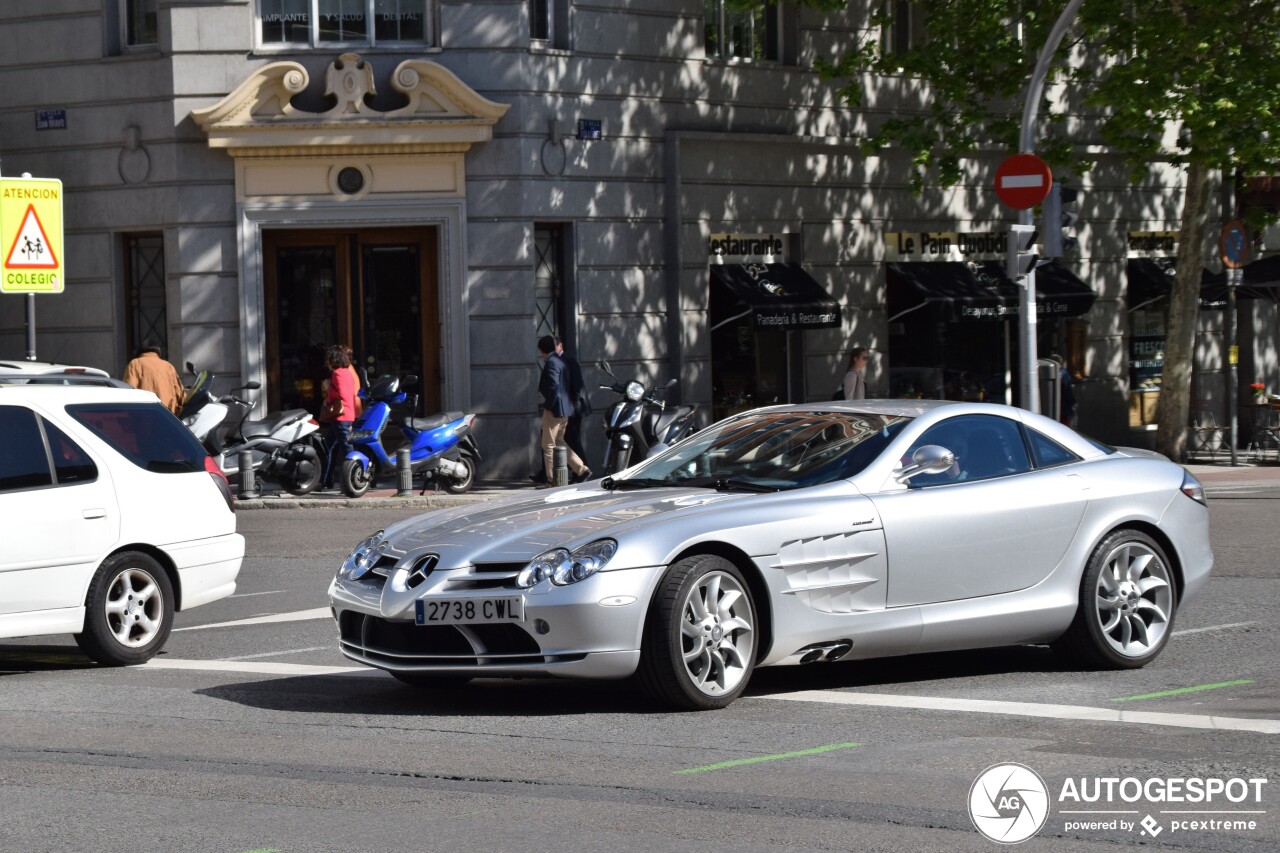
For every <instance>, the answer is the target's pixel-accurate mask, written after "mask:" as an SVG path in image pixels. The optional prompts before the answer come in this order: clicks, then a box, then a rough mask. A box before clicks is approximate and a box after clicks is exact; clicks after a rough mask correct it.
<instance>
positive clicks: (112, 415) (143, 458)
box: [0, 382, 244, 666]
mask: <svg viewBox="0 0 1280 853" xmlns="http://www.w3.org/2000/svg"><path fill="white" fill-rule="evenodd" d="M0 541H3V543H4V545H3V549H0V638H7V637H26V636H34V635H45V634H63V633H70V634H74V635H75V638H76V642H77V643H78V644H79V645H80V647H81V648H82V649H83V650H84V651H85V652H86V653H87V654H88V655H89V656H90V657H91V658H93V659H94V660H96V661H98V662H99V663H102V664H107V665H112V666H122V665H129V664H138V663H143V662H145V661H147V660H149V659H150V658H151V657H152V656H154V655H155V654H156V652H158V651H159V650H160V648H161V647H162V646H163V645H164V643H165V640H166V639H167V638H168V636H169V631H170V630H171V629H172V627H173V614H174V612H175V611H178V610H187V609H189V608H192V607H196V606H198V605H201V604H207V603H209V602H211V601H216V600H217V599H219V598H224V597H226V596H228V595H231V593H233V592H234V591H235V588H236V576H237V575H238V574H239V572H240V563H241V560H242V559H243V558H244V537H243V536H241V535H240V534H238V533H236V516H235V502H234V498H233V496H232V494H231V487H230V485H229V484H228V482H227V480H226V478H225V477H224V476H223V475H222V472H221V471H219V470H218V467H217V465H216V464H213V462H212V460H211V459H210V458H209V456H208V454H207V453H205V451H204V448H202V447H201V446H200V444H199V442H197V441H196V440H195V437H194V436H192V435H191V433H190V432H188V431H187V430H186V429H185V428H184V427H183V426H182V424H181V423H180V422H179V421H178V419H177V418H175V417H174V416H173V414H172V413H170V412H169V411H168V410H167V409H165V408H164V407H163V406H161V405H160V404H159V403H158V402H157V401H156V398H155V395H154V394H151V393H149V392H146V391H137V390H133V389H122V388H112V387H102V386H101V385H97V386H94V385H90V384H83V385H74V384H72V385H16V384H4V383H3V382H0Z"/></svg>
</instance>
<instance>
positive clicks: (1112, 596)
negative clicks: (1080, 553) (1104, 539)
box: [1094, 541, 1173, 657]
mask: <svg viewBox="0 0 1280 853" xmlns="http://www.w3.org/2000/svg"><path fill="white" fill-rule="evenodd" d="M1094 607H1095V614H1096V616H1097V619H1098V626H1099V627H1100V628H1101V630H1102V635H1103V637H1105V638H1106V641H1107V643H1108V644H1109V645H1110V646H1111V648H1112V649H1113V650H1115V651H1116V653H1118V654H1121V655H1124V656H1126V657H1141V656H1143V655H1145V654H1148V653H1149V652H1150V651H1151V650H1152V649H1154V648H1157V647H1158V646H1159V645H1160V643H1161V641H1162V640H1163V639H1164V635H1165V632H1166V631H1168V629H1169V619H1170V616H1171V615H1172V612H1173V590H1172V586H1171V579H1170V576H1169V568H1168V567H1167V566H1166V565H1165V563H1164V561H1163V560H1162V559H1161V557H1160V555H1159V554H1157V553H1156V552H1155V551H1153V550H1152V549H1151V548H1149V547H1147V546H1146V545H1145V544H1143V543H1142V542H1133V541H1129V542H1124V543H1122V544H1120V545H1118V546H1117V547H1116V548H1115V549H1114V550H1112V551H1111V552H1110V553H1109V554H1108V555H1107V557H1106V560H1105V561H1104V563H1103V565H1102V570H1101V571H1100V572H1099V573H1098V583H1097V587H1096V595H1095V599H1094Z"/></svg>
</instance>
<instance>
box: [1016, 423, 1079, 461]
mask: <svg viewBox="0 0 1280 853" xmlns="http://www.w3.org/2000/svg"><path fill="white" fill-rule="evenodd" d="M1026 429H1027V439H1028V442H1029V443H1030V444H1031V456H1032V458H1033V459H1035V462H1036V467H1037V468H1052V467H1054V466H1055V465H1066V464H1067V463H1069V462H1077V461H1079V459H1080V457H1079V456H1076V455H1075V454H1074V453H1072V452H1071V451H1070V450H1067V449H1066V448H1065V447H1063V446H1062V445H1061V444H1058V442H1056V441H1054V440H1053V439H1052V438H1049V436H1047V435H1045V434H1044V433H1040V432H1036V431H1035V430H1033V429H1031V428H1030V427H1027V428H1026Z"/></svg>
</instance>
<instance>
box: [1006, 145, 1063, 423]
mask: <svg viewBox="0 0 1280 853" xmlns="http://www.w3.org/2000/svg"><path fill="white" fill-rule="evenodd" d="M1052 187H1053V173H1052V172H1051V171H1049V164H1047V163H1045V162H1044V161H1043V160H1041V159H1040V158H1039V157H1037V156H1036V155H1034V154H1014V155H1013V156H1012V157H1008V158H1006V159H1005V161H1004V162H1003V163H1001V164H1000V168H998V169H996V196H998V197H999V199H1000V200H1001V201H1002V202H1004V203H1005V204H1007V205H1008V206H1009V207H1012V208H1013V209H1014V210H1020V211H1022V212H1023V213H1022V214H1021V215H1020V216H1019V217H1018V220H1019V224H1017V225H1014V226H1011V227H1010V229H1009V253H1010V254H1009V261H1008V262H1009V269H1010V276H1011V277H1012V278H1013V280H1014V283H1015V284H1017V285H1018V287H1019V288H1020V290H1019V291H1018V306H1019V314H1020V315H1021V316H1020V319H1021V322H1020V323H1018V348H1019V350H1020V351H1021V358H1019V360H1018V377H1019V378H1018V388H1019V391H1020V395H1019V396H1020V399H1019V402H1020V403H1021V404H1022V408H1024V409H1027V410H1028V411H1032V412H1039V411H1040V363H1039V357H1038V354H1037V352H1036V265H1035V256H1034V255H1031V254H1029V252H1030V249H1031V246H1030V242H1031V236H1030V235H1031V232H1033V231H1034V230H1035V228H1034V226H1033V225H1032V224H1031V208H1033V207H1035V206H1036V205H1037V204H1039V203H1040V202H1042V201H1044V200H1045V197H1046V196H1048V195H1049V190H1050V189H1052ZM1020 231H1021V233H1022V234H1023V235H1024V240H1023V242H1022V243H1020V244H1019V245H1018V247H1017V248H1015V235H1016V234H1018V233H1019V232H1020ZM1022 250H1025V253H1026V254H1025V257H1027V258H1029V259H1030V261H1029V262H1028V263H1027V264H1026V269H1025V270H1022V269H1021V264H1020V263H1019V262H1018V259H1017V258H1016V257H1015V254H1016V253H1019V252H1020V251H1022ZM1015 267H1018V272H1020V273H1021V275H1017V274H1016V273H1015V272H1014V269H1015Z"/></svg>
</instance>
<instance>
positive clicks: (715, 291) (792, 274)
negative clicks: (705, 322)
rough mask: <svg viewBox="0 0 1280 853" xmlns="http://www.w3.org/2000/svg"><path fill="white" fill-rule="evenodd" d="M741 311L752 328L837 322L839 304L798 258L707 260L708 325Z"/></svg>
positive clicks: (805, 326) (828, 325) (815, 326)
mask: <svg viewBox="0 0 1280 853" xmlns="http://www.w3.org/2000/svg"><path fill="white" fill-rule="evenodd" d="M746 314H751V315H752V317H753V320H752V325H753V326H754V327H755V328H756V329H829V328H834V327H836V326H839V325H840V304H839V303H838V302H836V300H835V299H833V298H832V296H831V294H830V293H827V291H826V290H825V289H824V288H823V286H822V285H821V284H819V283H818V282H817V281H815V280H814V278H813V276H811V275H809V274H808V273H807V272H805V271H804V269H803V268H802V267H801V266H800V265H799V264H795V263H782V264H712V265H711V322H712V326H711V327H712V328H713V329H714V328H716V327H718V326H721V325H723V324H725V323H727V322H730V321H732V320H736V319H737V318H738V317H742V316H745V315H746Z"/></svg>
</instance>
